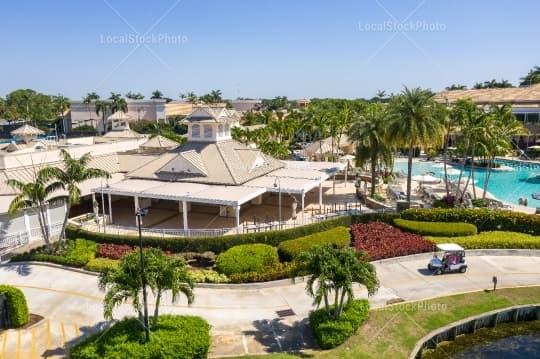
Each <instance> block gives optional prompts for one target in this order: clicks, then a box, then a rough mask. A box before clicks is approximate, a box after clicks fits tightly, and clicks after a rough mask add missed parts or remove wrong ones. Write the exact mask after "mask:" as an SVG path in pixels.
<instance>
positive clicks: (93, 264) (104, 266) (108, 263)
mask: <svg viewBox="0 0 540 359" xmlns="http://www.w3.org/2000/svg"><path fill="white" fill-rule="evenodd" d="M119 265H120V260H118V259H110V258H93V259H90V260H89V261H88V263H86V265H85V266H84V269H86V270H89V271H92V272H98V273H103V272H105V271H107V270H109V269H116V268H118V266H119Z"/></svg>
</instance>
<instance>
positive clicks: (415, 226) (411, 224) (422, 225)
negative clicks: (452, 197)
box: [394, 218, 478, 237]
mask: <svg viewBox="0 0 540 359" xmlns="http://www.w3.org/2000/svg"><path fill="white" fill-rule="evenodd" d="M394 224H395V225H396V227H398V228H401V229H403V230H405V231H408V232H413V233H418V234H420V235H423V236H436V237H454V236H470V235H473V234H476V233H477V231H478V230H477V229H476V226H475V225H474V224H470V223H464V222H421V221H410V220H407V219H402V218H396V219H394Z"/></svg>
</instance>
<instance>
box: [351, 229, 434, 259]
mask: <svg viewBox="0 0 540 359" xmlns="http://www.w3.org/2000/svg"><path fill="white" fill-rule="evenodd" d="M351 233H352V237H353V246H354V248H355V249H356V250H359V251H364V252H366V253H367V254H368V255H369V258H370V260H378V259H384V258H392V257H399V256H406V255H409V254H416V253H424V252H430V251H432V250H433V243H431V242H429V241H428V240H426V239H424V238H423V237H422V236H420V235H418V234H413V233H407V232H403V231H401V230H399V229H397V228H395V227H392V226H391V225H389V224H386V223H382V222H369V223H359V224H353V225H351Z"/></svg>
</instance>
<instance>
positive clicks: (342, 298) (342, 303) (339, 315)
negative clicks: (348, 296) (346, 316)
mask: <svg viewBox="0 0 540 359" xmlns="http://www.w3.org/2000/svg"><path fill="white" fill-rule="evenodd" d="M344 305H345V290H343V291H342V292H341V299H340V300H339V311H338V313H337V317H336V319H339V318H340V317H341V313H343V306H344Z"/></svg>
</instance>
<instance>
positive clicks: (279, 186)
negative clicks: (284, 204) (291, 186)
mask: <svg viewBox="0 0 540 359" xmlns="http://www.w3.org/2000/svg"><path fill="white" fill-rule="evenodd" d="M276 187H277V188H279V192H278V193H279V199H278V204H279V229H281V228H282V227H281V180H280V179H279V177H276V179H275V180H274V188H276Z"/></svg>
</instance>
